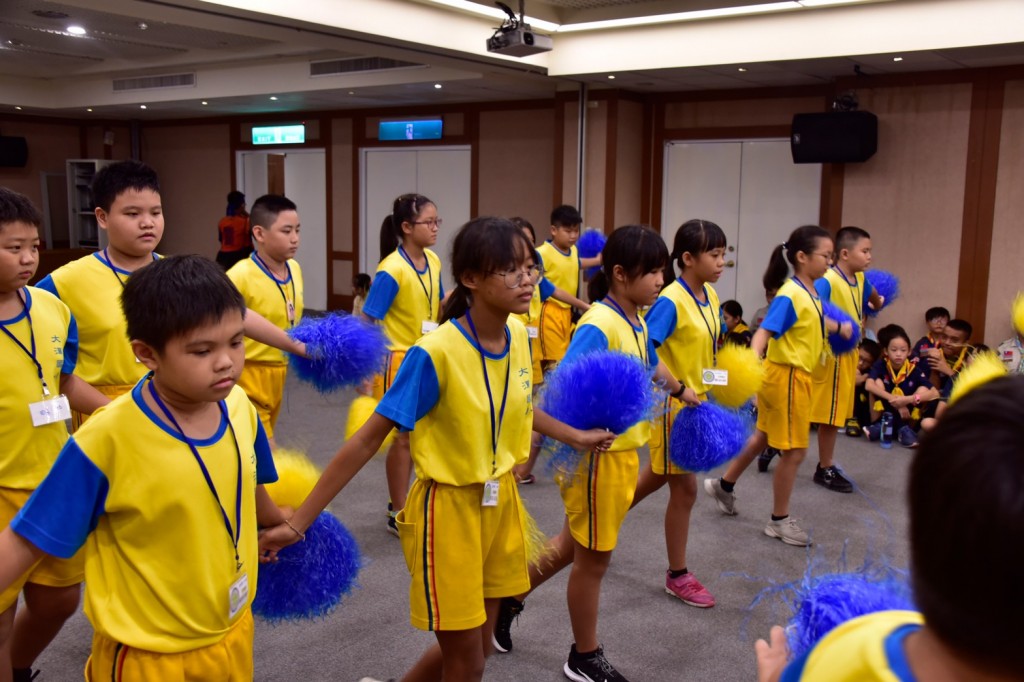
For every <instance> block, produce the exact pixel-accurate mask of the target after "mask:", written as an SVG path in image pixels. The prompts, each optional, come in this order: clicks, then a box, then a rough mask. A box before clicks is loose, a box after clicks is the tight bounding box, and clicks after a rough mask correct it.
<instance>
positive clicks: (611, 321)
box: [562, 300, 658, 450]
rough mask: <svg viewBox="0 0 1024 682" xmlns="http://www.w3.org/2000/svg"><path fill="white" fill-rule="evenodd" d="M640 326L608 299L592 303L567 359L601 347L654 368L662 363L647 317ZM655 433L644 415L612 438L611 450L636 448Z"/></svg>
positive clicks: (573, 339)
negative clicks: (628, 318)
mask: <svg viewBox="0 0 1024 682" xmlns="http://www.w3.org/2000/svg"><path fill="white" fill-rule="evenodd" d="M639 319H640V326H639V327H634V326H633V323H632V322H629V321H628V320H626V318H625V317H624V316H623V315H622V314H621V313H620V312H619V311H618V310H616V309H615V308H614V307H612V305H610V304H609V303H608V302H607V301H606V300H602V301H600V302H599V303H597V304H595V305H592V306H590V310H588V311H587V312H585V313H583V317H581V318H580V321H579V324H578V325H577V326H576V333H575V334H573V337H572V341H570V342H569V350H568V351H566V354H565V358H564V359H563V360H562V362H563V363H569V362H572V359H573V358H574V357H577V356H580V355H585V354H587V353H593V352H594V351H601V350H614V351H619V352H622V353H626V354H627V355H632V356H634V357H637V358H639V359H640V361H641V362H643V363H644V366H645V367H647V368H648V369H653V368H655V367H657V366H658V352H657V351H656V350H655V347H654V340H653V339H652V338H651V336H650V334H649V333H648V331H647V324H646V323H645V322H644V319H643V317H641V318H639ZM650 437H651V422H650V421H649V420H647V419H641V420H640V421H639V422H637V423H636V424H634V425H633V426H631V427H629V428H628V429H627V430H626V432H625V433H622V434H619V437H618V438H616V439H615V441H614V442H612V445H611V448H609V449H610V450H636V449H637V448H639V447H641V446H643V445H645V444H646V443H647V441H648V440H650Z"/></svg>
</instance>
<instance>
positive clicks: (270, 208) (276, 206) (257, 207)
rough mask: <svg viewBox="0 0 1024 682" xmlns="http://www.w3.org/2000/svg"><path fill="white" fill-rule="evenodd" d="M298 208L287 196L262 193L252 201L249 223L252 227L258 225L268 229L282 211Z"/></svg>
mask: <svg viewBox="0 0 1024 682" xmlns="http://www.w3.org/2000/svg"><path fill="white" fill-rule="evenodd" d="M298 210H299V209H298V207H297V206H296V205H295V202H294V201H292V200H291V199H289V198H288V197H284V196H281V195H280V194H264V195H263V196H261V197H260V198H259V199H257V200H256V201H254V202H252V209H251V210H250V211H249V224H250V225H252V226H253V227H256V226H257V225H258V226H260V227H262V228H263V229H265V230H269V229H270V226H271V225H273V224H274V222H275V221H277V216H278V215H280V214H281V212H282V211H298Z"/></svg>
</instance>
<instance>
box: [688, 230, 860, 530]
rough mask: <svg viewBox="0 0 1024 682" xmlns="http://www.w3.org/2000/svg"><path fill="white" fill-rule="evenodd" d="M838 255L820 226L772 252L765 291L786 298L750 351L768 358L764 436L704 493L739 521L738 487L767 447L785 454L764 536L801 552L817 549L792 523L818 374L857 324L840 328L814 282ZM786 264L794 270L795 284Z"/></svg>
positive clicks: (760, 418) (761, 408)
mask: <svg viewBox="0 0 1024 682" xmlns="http://www.w3.org/2000/svg"><path fill="white" fill-rule="evenodd" d="M832 248H833V243H832V237H831V236H830V235H829V233H828V232H826V231H825V230H823V229H822V228H820V227H818V226H817V225H805V226H804V227H799V228H797V229H796V230H794V231H793V234H791V235H790V236H789V239H788V240H787V241H786V242H785V243H783V244H781V245H779V246H777V247H775V250H774V251H773V252H772V256H771V260H769V261H768V269H767V270H765V273H764V287H765V289H771V288H778V290H779V291H778V293H777V294H776V295H775V299H774V300H773V301H772V303H771V305H770V306H769V308H768V313H767V315H766V316H765V318H764V322H762V323H761V326H760V327H759V328H758V330H757V332H756V333H755V334H754V338H753V340H752V341H751V343H750V346H751V348H753V349H754V350H755V351H757V354H758V355H760V356H765V357H766V360H765V372H764V385H763V387H762V388H761V390H760V392H758V394H757V406H758V414H757V430H756V431H755V432H754V435H752V436H751V437H750V440H748V441H747V444H746V446H745V447H744V448H743V451H742V452H741V453H740V454H739V456H738V457H737V458H736V459H734V460H733V461H732V463H731V464H730V465H729V468H728V470H727V471H726V472H725V474H724V475H723V476H722V477H721V478H719V479H712V478H707V479H704V490H705V492H707V493H708V495H710V496H711V497H713V498H714V499H715V502H716V503H717V504H718V508H719V510H720V511H721V512H722V513H723V514H729V515H734V514H735V513H736V495H735V493H734V492H733V486H735V485H736V481H737V479H739V477H740V475H741V474H742V473H743V472H744V471H745V470H746V468H747V467H748V466H750V463H751V462H752V461H754V458H755V457H757V455H758V454H759V453H760V452H761V451H762V450H764V449H765V447H766V446H769V447H773V448H776V449H778V450H780V451H781V457H780V462H779V465H778V467H776V469H775V473H774V480H773V483H772V488H773V491H774V501H773V509H772V515H771V520H770V521H769V522H768V525H767V526H765V529H764V533H765V535H767V536H769V537H774V538H778V539H780V540H782V541H783V542H784V543H786V544H787V545H795V546H798V547H806V546H807V545H809V544H811V541H810V539H809V537H808V535H807V533H806V532H805V531H804V530H803V529H802V528H800V526H798V525H797V523H796V521H795V520H794V519H793V518H792V517H791V516H790V515H789V498H790V496H791V495H792V493H793V484H794V482H795V481H796V472H797V469H798V468H799V467H800V463H801V462H802V461H803V459H804V457H805V456H806V455H807V444H808V442H809V440H810V431H811V423H810V414H811V373H812V372H813V371H814V368H815V367H817V366H818V365H824V364H825V362H826V360H827V359H828V356H827V355H826V354H827V353H829V352H830V351H829V347H828V343H827V340H826V338H825V335H826V334H827V333H834V332H837V331H838V332H839V333H840V334H841V335H842V336H843V338H847V339H848V338H850V336H851V335H852V334H853V326H852V325H851V324H850V323H849V322H846V323H843V324H842V325H840V324H839V323H838V322H836V321H835V320H832V319H831V318H828V317H826V316H825V313H824V309H823V307H822V302H821V299H820V298H819V297H818V293H817V291H816V290H815V288H814V280H816V279H818V278H820V277H823V276H824V275H825V272H827V271H828V268H829V265H830V264H831V262H832ZM786 261H789V264H790V265H792V266H793V276H792V277H790V276H789V266H788V265H787V264H786ZM766 347H767V355H766V354H765V349H766Z"/></svg>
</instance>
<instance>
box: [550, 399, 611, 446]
mask: <svg viewBox="0 0 1024 682" xmlns="http://www.w3.org/2000/svg"><path fill="white" fill-rule="evenodd" d="M533 430H534V431H536V432H537V433H540V434H542V435H545V436H547V437H549V438H554V439H555V440H559V441H562V442H563V443H565V444H566V445H570V446H572V447H573V448H575V449H577V450H585V451H588V452H589V451H591V450H594V451H597V452H602V451H604V450H607V449H608V447H609V446H610V445H611V444H612V441H614V440H615V434H614V433H610V432H608V431H604V430H602V429H591V430H589V431H580V430H579V429H576V428H573V427H571V426H569V425H568V424H565V423H563V422H560V421H558V420H557V419H555V418H554V417H552V416H551V415H550V414H548V413H547V412H545V411H544V410H541V409H534V411H533Z"/></svg>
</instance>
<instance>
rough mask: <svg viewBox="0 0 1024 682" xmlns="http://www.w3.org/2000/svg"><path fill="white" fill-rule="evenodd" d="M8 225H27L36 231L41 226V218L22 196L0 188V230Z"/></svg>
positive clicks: (30, 203) (31, 204) (27, 199)
mask: <svg viewBox="0 0 1024 682" xmlns="http://www.w3.org/2000/svg"><path fill="white" fill-rule="evenodd" d="M8 223H28V224H29V225H32V226H33V227H35V228H37V229H38V228H39V227H40V226H41V225H42V224H43V216H42V215H41V214H40V213H39V209H38V208H36V207H35V205H34V204H33V203H32V202H31V201H30V200H29V198H28V197H26V196H25V195H24V194H18V193H17V192H15V191H14V190H11V189H7V188H6V187H0V230H2V229H4V228H5V227H7V225H8Z"/></svg>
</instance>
